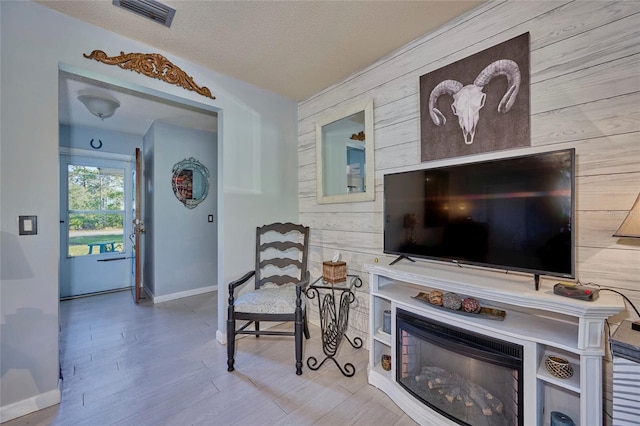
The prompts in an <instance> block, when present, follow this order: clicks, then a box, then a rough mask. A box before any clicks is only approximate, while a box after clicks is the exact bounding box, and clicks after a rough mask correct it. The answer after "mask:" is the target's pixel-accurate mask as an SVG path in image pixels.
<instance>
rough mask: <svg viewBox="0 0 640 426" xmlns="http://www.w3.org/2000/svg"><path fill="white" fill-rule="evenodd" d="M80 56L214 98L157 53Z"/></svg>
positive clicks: (97, 51) (99, 53)
mask: <svg viewBox="0 0 640 426" xmlns="http://www.w3.org/2000/svg"><path fill="white" fill-rule="evenodd" d="M82 56H84V57H85V58H87V59H95V60H96V61H98V62H102V63H105V64H107V65H117V66H119V67H120V68H122V69H124V70H131V71H135V72H137V73H140V74H144V75H146V76H147V77H151V78H157V79H158V80H163V81H166V82H167V83H169V84H175V85H176V86H180V87H183V88H185V89H187V90H192V91H194V92H196V93H199V94H200V95H202V96H206V97H207V98H211V99H215V98H216V97H215V96H213V95H212V94H211V91H210V90H209V89H208V88H206V87H200V86H198V85H197V84H196V83H195V82H194V81H193V78H192V77H191V76H189V75H188V74H187V73H185V72H184V71H183V70H182V69H181V68H180V67H178V66H177V65H174V64H173V63H172V62H171V61H170V60H168V59H167V58H165V57H164V56H162V55H160V54H159V53H124V52H120V55H119V56H107V54H106V53H104V52H103V51H102V50H94V51H93V52H91V53H90V54H88V55H87V54H85V53H83V54H82Z"/></svg>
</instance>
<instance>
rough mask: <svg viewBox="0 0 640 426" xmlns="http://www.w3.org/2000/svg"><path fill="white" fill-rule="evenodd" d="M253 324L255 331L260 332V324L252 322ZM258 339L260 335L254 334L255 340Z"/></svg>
mask: <svg viewBox="0 0 640 426" xmlns="http://www.w3.org/2000/svg"><path fill="white" fill-rule="evenodd" d="M253 323H254V324H255V326H256V331H260V322H259V321H254V322H253ZM258 337H260V335H259V334H256V339H257V338H258Z"/></svg>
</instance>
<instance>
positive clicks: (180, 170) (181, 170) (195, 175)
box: [171, 157, 209, 209]
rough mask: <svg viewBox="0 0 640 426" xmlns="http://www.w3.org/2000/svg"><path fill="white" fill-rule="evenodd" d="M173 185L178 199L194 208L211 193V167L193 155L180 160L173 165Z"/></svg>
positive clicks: (187, 206) (188, 206)
mask: <svg viewBox="0 0 640 426" xmlns="http://www.w3.org/2000/svg"><path fill="white" fill-rule="evenodd" d="M171 187H172V188H173V193H174V195H175V196H176V198H177V199H178V201H180V202H181V203H182V204H184V206H185V207H186V208H188V209H194V208H196V207H197V206H198V204H200V203H201V202H203V201H204V199H205V198H207V194H209V169H207V168H206V167H205V166H204V164H202V163H201V162H199V161H198V160H196V159H195V158H193V157H190V158H187V159H184V160H182V161H179V162H178V163H176V164H175V165H174V166H173V170H172V176H171Z"/></svg>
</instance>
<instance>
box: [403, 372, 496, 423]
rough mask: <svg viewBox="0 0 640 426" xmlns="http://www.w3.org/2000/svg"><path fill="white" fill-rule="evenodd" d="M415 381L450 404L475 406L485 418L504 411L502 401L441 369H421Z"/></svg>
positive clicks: (475, 385)
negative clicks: (442, 396)
mask: <svg viewBox="0 0 640 426" xmlns="http://www.w3.org/2000/svg"><path fill="white" fill-rule="evenodd" d="M415 380H416V382H418V383H423V384H424V385H425V386H426V387H427V388H429V389H430V390H431V391H433V392H438V393H439V394H440V395H444V397H445V398H446V400H447V401H449V402H450V403H454V402H455V401H458V402H460V403H464V405H465V406H466V407H472V406H473V405H474V404H476V405H477V406H478V408H480V409H481V410H482V414H484V415H485V416H491V415H493V414H494V413H497V414H502V412H503V410H504V405H503V404H502V401H500V400H499V399H498V398H496V397H495V396H493V395H492V394H491V393H490V392H488V391H487V390H486V389H484V388H483V387H482V386H479V385H477V384H475V383H473V382H471V381H469V380H467V379H465V378H464V377H462V376H460V375H458V374H456V373H451V372H449V371H447V370H445V369H443V368H440V367H430V366H427V367H422V368H421V369H420V374H418V375H417V376H416V377H415Z"/></svg>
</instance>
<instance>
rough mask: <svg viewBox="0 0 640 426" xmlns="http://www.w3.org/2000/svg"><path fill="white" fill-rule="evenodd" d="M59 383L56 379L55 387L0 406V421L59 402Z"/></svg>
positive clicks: (60, 383)
mask: <svg viewBox="0 0 640 426" xmlns="http://www.w3.org/2000/svg"><path fill="white" fill-rule="evenodd" d="M61 385H62V382H61V381H58V388H57V389H54V390H51V391H49V392H45V393H41V394H39V395H35V396H32V397H31V398H27V399H24V400H22V401H18V402H14V403H13V404H9V405H6V406H4V407H0V422H2V423H4V422H8V421H9V420H13V419H16V418H18V417H22V416H25V415H27V414H29V413H33V412H35V411H39V410H42V409H43V408H47V407H51V406H52V405H56V404H60V401H61V392H60V387H61Z"/></svg>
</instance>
